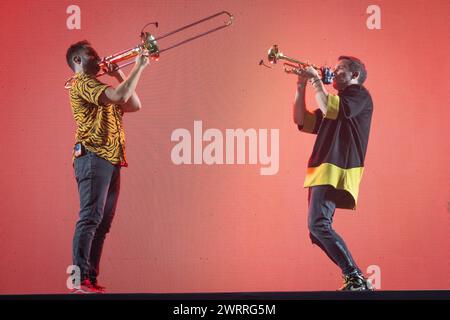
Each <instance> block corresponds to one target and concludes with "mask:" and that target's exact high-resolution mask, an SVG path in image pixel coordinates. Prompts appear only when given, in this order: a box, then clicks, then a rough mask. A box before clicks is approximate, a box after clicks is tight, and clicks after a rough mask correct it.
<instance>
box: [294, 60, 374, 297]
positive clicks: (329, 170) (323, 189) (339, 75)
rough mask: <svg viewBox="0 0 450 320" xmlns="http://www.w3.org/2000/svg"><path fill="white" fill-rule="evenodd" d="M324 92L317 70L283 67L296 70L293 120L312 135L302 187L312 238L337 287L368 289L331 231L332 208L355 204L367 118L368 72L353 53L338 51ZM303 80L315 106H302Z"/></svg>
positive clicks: (369, 106) (369, 107)
mask: <svg viewBox="0 0 450 320" xmlns="http://www.w3.org/2000/svg"><path fill="white" fill-rule="evenodd" d="M338 60H339V61H338V64H337V65H336V67H335V70H334V79H333V87H334V88H335V89H336V90H338V94H337V95H334V94H331V93H328V92H327V90H326V88H325V86H324V84H323V82H322V79H321V77H320V76H319V73H318V71H317V70H316V69H315V68H313V67H311V66H307V67H301V68H296V69H292V70H288V72H290V73H296V74H297V75H298V82H297V92H296V97H295V102H294V122H295V123H296V124H297V126H298V129H299V130H300V131H303V132H307V133H312V134H316V135H317V138H316V142H315V144H314V148H313V151H312V155H311V157H310V159H309V163H308V169H307V174H306V178H305V182H304V187H308V188H309V190H308V191H309V192H308V206H309V208H308V228H309V231H310V237H311V240H312V242H313V243H315V244H317V245H318V246H319V247H320V248H322V250H324V251H325V253H326V254H327V256H328V257H329V258H330V259H331V260H332V261H333V262H334V263H335V264H336V265H337V266H338V267H339V268H340V269H341V270H342V274H343V278H344V286H343V287H342V288H341V290H350V291H364V290H373V289H372V285H371V283H370V282H369V281H368V280H367V279H366V278H364V276H363V274H362V272H361V270H360V269H359V268H358V266H357V265H356V263H355V261H354V259H353V257H352V255H351V254H350V251H349V249H348V247H347V245H346V244H345V242H344V240H343V239H342V238H341V237H340V236H339V235H338V234H337V233H336V232H335V231H334V230H333V228H332V222H333V216H334V212H335V209H336V208H343V209H355V208H356V204H357V199H358V191H359V184H360V181H361V177H362V174H363V169H364V158H365V154H366V150H367V143H368V140H369V132H370V123H371V119H372V111H373V104H372V98H371V96H370V94H369V92H368V91H367V89H366V88H365V87H364V86H363V83H364V81H365V79H366V77H367V72H366V69H365V66H364V64H363V63H362V62H361V61H360V60H359V59H357V58H354V57H350V56H341V57H339V59H338ZM308 81H309V82H310V84H311V86H312V87H313V90H314V93H315V99H316V102H317V104H318V106H319V108H318V109H316V110H315V111H313V112H312V111H309V110H307V109H306V106H305V89H306V86H307V83H308Z"/></svg>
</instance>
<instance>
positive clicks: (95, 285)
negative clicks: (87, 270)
mask: <svg viewBox="0 0 450 320" xmlns="http://www.w3.org/2000/svg"><path fill="white" fill-rule="evenodd" d="M91 287H92V289H94V290H96V291H97V293H105V292H106V288H105V287H102V286H99V285H98V284H97V283H94V284H91Z"/></svg>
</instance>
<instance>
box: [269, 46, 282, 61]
mask: <svg viewBox="0 0 450 320" xmlns="http://www.w3.org/2000/svg"><path fill="white" fill-rule="evenodd" d="M279 54H280V53H279V50H278V46H277V45H276V44H274V45H273V46H272V47H270V49H269V52H268V53H267V59H268V60H269V62H270V63H272V64H276V63H277V60H278V57H279Z"/></svg>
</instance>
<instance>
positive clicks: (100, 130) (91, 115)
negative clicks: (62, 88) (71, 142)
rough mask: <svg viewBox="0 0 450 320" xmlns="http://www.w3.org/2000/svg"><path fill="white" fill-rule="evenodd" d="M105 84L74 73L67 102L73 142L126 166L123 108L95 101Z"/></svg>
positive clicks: (105, 86) (113, 162)
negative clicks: (75, 127)
mask: <svg viewBox="0 0 450 320" xmlns="http://www.w3.org/2000/svg"><path fill="white" fill-rule="evenodd" d="M106 88H108V85H106V84H104V83H101V82H100V81H98V80H97V78H95V77H94V76H90V75H88V74H85V73H77V74H76V75H75V80H74V81H73V82H72V86H71V88H70V90H69V93H70V105H71V107H72V113H73V116H74V118H75V122H76V124H77V131H76V134H75V140H76V143H78V142H81V143H82V144H83V145H84V147H85V148H86V149H87V150H89V151H91V152H93V153H95V154H97V155H98V156H99V157H101V158H104V159H106V160H108V161H109V162H111V163H112V164H114V165H121V166H127V165H128V164H127V161H126V157H125V132H124V129H123V125H122V116H123V111H122V109H121V108H120V106H118V105H115V104H108V105H101V104H100V102H99V101H98V99H99V97H100V95H101V94H102V92H103V91H105V90H106Z"/></svg>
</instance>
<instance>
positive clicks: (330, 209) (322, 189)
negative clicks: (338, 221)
mask: <svg viewBox="0 0 450 320" xmlns="http://www.w3.org/2000/svg"><path fill="white" fill-rule="evenodd" d="M338 196H339V193H338V191H337V190H336V189H335V188H333V187H332V186H330V185H321V186H313V187H310V188H309V195H308V203H309V209H308V228H309V235H310V237H311V240H312V242H313V243H314V244H316V245H318V246H319V247H320V248H321V249H322V250H323V251H325V253H326V254H327V256H328V257H329V258H330V259H331V260H332V261H333V262H334V263H335V264H336V265H337V266H338V267H339V268H341V270H342V273H343V274H344V275H348V274H350V273H353V272H359V273H361V270H360V269H359V268H358V266H357V265H356V263H355V261H354V260H353V257H352V255H351V254H350V251H349V250H348V248H347V246H346V244H345V242H344V240H343V239H342V238H341V237H340V236H339V235H338V234H337V233H336V231H334V230H333V228H332V224H333V216H334V212H335V209H336V197H338Z"/></svg>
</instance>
